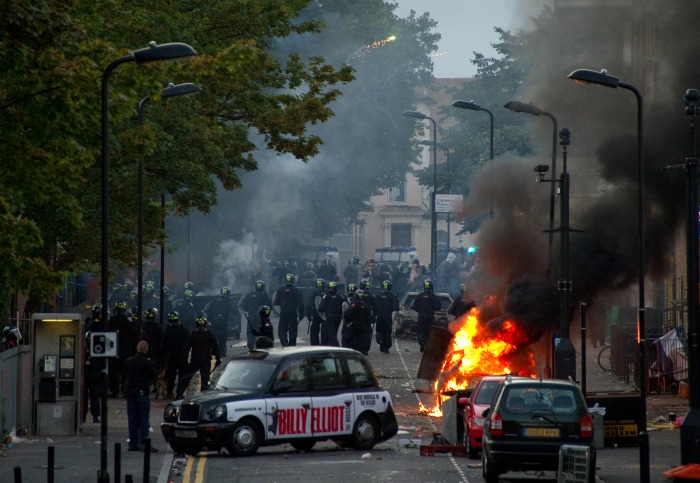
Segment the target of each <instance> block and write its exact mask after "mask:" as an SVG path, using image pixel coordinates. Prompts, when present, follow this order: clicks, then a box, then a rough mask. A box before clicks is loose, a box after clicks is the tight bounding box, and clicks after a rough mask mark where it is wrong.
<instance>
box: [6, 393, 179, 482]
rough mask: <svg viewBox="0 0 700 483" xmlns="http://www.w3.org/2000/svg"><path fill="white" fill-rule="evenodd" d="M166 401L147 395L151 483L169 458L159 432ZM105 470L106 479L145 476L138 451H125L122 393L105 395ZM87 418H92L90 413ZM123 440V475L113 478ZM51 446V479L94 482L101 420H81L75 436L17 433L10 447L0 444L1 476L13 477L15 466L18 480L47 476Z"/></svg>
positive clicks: (159, 478) (162, 475)
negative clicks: (150, 447)
mask: <svg viewBox="0 0 700 483" xmlns="http://www.w3.org/2000/svg"><path fill="white" fill-rule="evenodd" d="M166 404H167V402H165V401H162V400H151V428H152V431H153V432H152V433H151V445H152V446H153V447H155V448H158V450H159V452H158V453H151V455H150V465H149V478H148V482H149V483H166V482H167V481H168V475H169V471H170V467H171V465H172V461H173V456H174V455H173V452H172V451H171V450H170V447H169V446H168V445H167V444H166V443H165V441H164V440H163V437H162V435H161V433H160V421H161V419H162V417H163V409H164V408H165V405H166ZM107 409H108V411H109V412H108V419H107V424H108V431H107V445H106V447H107V451H108V453H107V472H108V474H109V477H110V480H109V481H110V483H113V482H116V481H122V482H123V481H125V478H126V476H127V475H131V476H132V478H133V481H134V482H141V481H144V480H143V476H144V458H145V454H144V453H142V452H129V451H128V443H127V440H128V437H129V436H128V433H129V431H128V423H127V415H126V399H123V398H110V399H108V401H107ZM88 420H90V418H88ZM116 444H120V445H121V478H120V479H119V480H117V479H116V476H117V470H116V469H115V454H116V451H115V445H116ZM49 446H53V447H54V481H55V482H56V483H88V482H89V483H95V482H96V481H98V480H97V477H98V473H99V470H100V464H101V459H100V457H101V449H102V439H101V424H99V423H91V422H90V423H86V424H83V425H82V428H81V432H80V434H79V435H77V436H50V437H49V436H35V435H27V436H19V437H16V438H15V439H14V440H13V443H12V447H11V448H7V449H5V448H4V447H0V474H2V475H4V476H3V477H2V478H1V479H2V481H7V482H8V483H9V482H11V481H15V480H13V476H12V475H13V472H14V471H15V470H14V468H16V467H20V468H21V477H22V482H30V483H35V482H36V483H39V482H43V481H48V478H47V475H48V455H49Z"/></svg>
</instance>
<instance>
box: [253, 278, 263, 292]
mask: <svg viewBox="0 0 700 483" xmlns="http://www.w3.org/2000/svg"><path fill="white" fill-rule="evenodd" d="M255 290H257V291H258V292H262V291H263V290H265V282H263V281H262V280H258V281H257V282H255Z"/></svg>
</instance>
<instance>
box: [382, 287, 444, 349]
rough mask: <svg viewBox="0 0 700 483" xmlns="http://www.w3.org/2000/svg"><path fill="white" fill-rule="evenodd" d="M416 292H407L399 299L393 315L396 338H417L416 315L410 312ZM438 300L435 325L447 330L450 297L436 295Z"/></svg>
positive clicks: (441, 294) (442, 294) (441, 293)
mask: <svg viewBox="0 0 700 483" xmlns="http://www.w3.org/2000/svg"><path fill="white" fill-rule="evenodd" d="M417 295H418V292H408V293H406V295H404V296H403V298H402V299H401V303H400V304H399V310H398V311H397V312H395V313H394V320H393V329H394V330H393V331H394V335H395V336H396V337H414V338H415V337H417V335H418V313H417V312H416V311H415V310H411V305H412V304H413V301H414V300H415V299H416V296H417ZM435 295H437V296H438V298H439V299H440V310H439V311H436V312H435V325H437V326H439V327H443V328H447V323H448V318H447V310H448V309H449V308H450V305H451V304H452V300H453V299H452V296H451V295H450V294H448V293H443V292H440V293H436V294H435Z"/></svg>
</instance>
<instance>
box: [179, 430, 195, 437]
mask: <svg viewBox="0 0 700 483" xmlns="http://www.w3.org/2000/svg"><path fill="white" fill-rule="evenodd" d="M175 436H177V437H178V438H196V437H197V431H194V430H184V429H176V430H175Z"/></svg>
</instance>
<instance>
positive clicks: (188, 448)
mask: <svg viewBox="0 0 700 483" xmlns="http://www.w3.org/2000/svg"><path fill="white" fill-rule="evenodd" d="M170 447H171V448H172V450H173V453H175V454H187V455H191V456H195V455H196V454H197V453H199V452H200V451H202V448H203V446H202V445H191V444H178V443H170Z"/></svg>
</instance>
